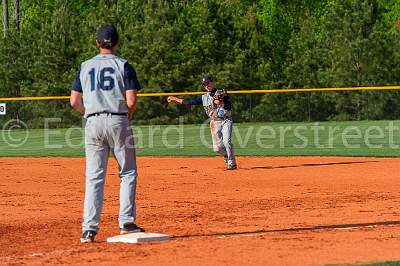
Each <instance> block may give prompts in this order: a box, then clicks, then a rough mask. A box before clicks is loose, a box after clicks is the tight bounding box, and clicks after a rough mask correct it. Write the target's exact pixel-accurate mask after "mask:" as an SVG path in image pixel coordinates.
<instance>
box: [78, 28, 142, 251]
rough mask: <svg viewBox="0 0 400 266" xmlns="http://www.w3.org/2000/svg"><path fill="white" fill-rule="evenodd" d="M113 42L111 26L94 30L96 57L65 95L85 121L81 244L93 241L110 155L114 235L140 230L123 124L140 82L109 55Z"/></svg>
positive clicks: (128, 136)
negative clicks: (114, 178) (115, 189)
mask: <svg viewBox="0 0 400 266" xmlns="http://www.w3.org/2000/svg"><path fill="white" fill-rule="evenodd" d="M118 39H119V38H118V33H117V30H116V29H115V27H114V26H113V25H105V26H103V27H101V28H100V29H99V30H98V32H97V40H96V42H97V45H98V46H99V48H100V53H99V54H98V55H96V56H95V57H93V58H91V59H89V60H87V61H85V62H83V63H82V64H81V65H80V68H79V71H78V73H77V75H76V78H75V80H74V82H73V86H72V91H71V106H72V107H73V108H74V109H75V110H77V111H79V112H80V113H82V114H83V115H84V117H85V118H86V119H87V121H86V126H85V154H86V191H85V200H84V210H83V223H82V231H83V234H82V237H81V242H82V243H88V242H93V241H94V237H95V235H96V234H97V232H98V230H99V222H100V215H101V212H102V208H103V197H104V181H105V180H104V179H105V175H106V170H107V161H108V156H109V152H110V151H111V152H112V153H113V155H114V157H115V159H116V160H117V161H118V170H119V177H120V195H119V197H120V210H119V219H118V220H119V228H120V233H121V234H125V233H133V232H142V231H144V230H143V229H142V228H140V227H139V226H137V225H136V224H135V218H136V217H135V216H136V213H135V194H136V177H137V170H136V157H135V147H134V142H133V134H132V129H131V127H130V124H129V120H130V119H131V118H132V115H133V113H134V112H135V109H136V91H138V90H139V89H140V84H139V81H138V80H137V77H136V72H135V70H134V68H133V67H132V66H131V65H130V64H129V63H128V62H127V60H125V59H122V58H120V57H118V56H116V55H115V52H116V50H117V44H118Z"/></svg>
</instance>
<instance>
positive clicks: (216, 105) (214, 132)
mask: <svg viewBox="0 0 400 266" xmlns="http://www.w3.org/2000/svg"><path fill="white" fill-rule="evenodd" d="M202 85H203V88H204V89H205V90H206V91H207V93H206V94H203V95H201V96H195V97H193V98H191V99H180V98H178V97H175V96H169V97H168V102H177V103H180V104H184V105H203V107H204V110H205V112H206V114H207V115H208V117H210V129H211V136H212V140H213V150H214V152H218V153H220V154H221V155H222V156H224V160H225V162H226V163H227V164H228V168H227V169H228V170H234V169H236V168H237V165H236V159H235V154H234V150H233V144H232V125H233V121H232V114H231V113H232V104H231V99H230V97H229V95H228V94H227V93H226V92H225V91H223V90H218V89H217V88H215V87H214V80H213V78H212V77H211V76H208V75H206V76H204V77H203V79H202Z"/></svg>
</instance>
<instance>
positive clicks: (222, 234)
mask: <svg viewBox="0 0 400 266" xmlns="http://www.w3.org/2000/svg"><path fill="white" fill-rule="evenodd" d="M394 225H400V221H384V222H370V223H353V224H330V225H317V226H310V227H294V228H282V229H270V230H267V229H265V230H255V231H244V232H217V233H204V234H188V235H177V236H173V238H174V239H184V238H193V237H213V236H216V237H228V236H241V235H243V236H244V235H262V234H268V233H290V232H294V233H301V232H310V231H321V230H334V229H357V228H368V227H377V226H394Z"/></svg>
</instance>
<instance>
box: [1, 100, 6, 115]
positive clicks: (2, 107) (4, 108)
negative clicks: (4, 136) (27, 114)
mask: <svg viewBox="0 0 400 266" xmlns="http://www.w3.org/2000/svg"><path fill="white" fill-rule="evenodd" d="M5 114H6V104H5V103H0V115H5Z"/></svg>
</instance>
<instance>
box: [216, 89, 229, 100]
mask: <svg viewBox="0 0 400 266" xmlns="http://www.w3.org/2000/svg"><path fill="white" fill-rule="evenodd" d="M225 95H227V93H226V90H217V91H216V92H215V94H214V96H213V101H214V103H216V102H217V103H223V100H224V97H225Z"/></svg>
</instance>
